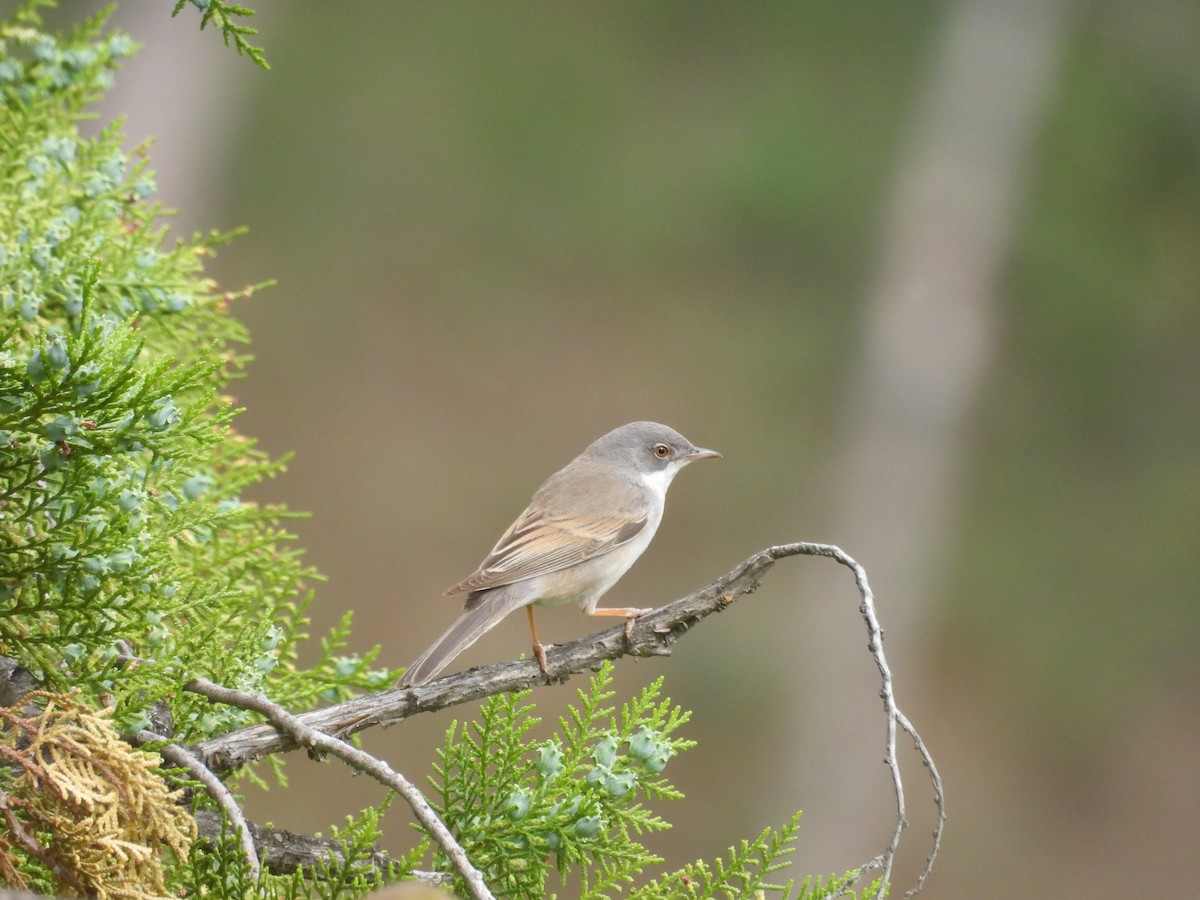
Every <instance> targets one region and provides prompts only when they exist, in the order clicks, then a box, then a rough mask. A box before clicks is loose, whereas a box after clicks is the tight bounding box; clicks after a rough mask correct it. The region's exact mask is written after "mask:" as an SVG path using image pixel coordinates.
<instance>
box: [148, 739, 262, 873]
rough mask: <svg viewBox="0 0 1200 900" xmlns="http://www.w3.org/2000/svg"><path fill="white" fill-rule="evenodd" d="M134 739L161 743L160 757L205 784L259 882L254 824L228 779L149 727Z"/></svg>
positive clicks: (189, 751) (158, 748) (190, 752)
mask: <svg viewBox="0 0 1200 900" xmlns="http://www.w3.org/2000/svg"><path fill="white" fill-rule="evenodd" d="M130 739H132V741H133V743H135V744H138V745H139V746H140V745H144V744H158V745H159V746H157V747H155V750H157V751H158V755H159V756H161V757H162V758H163V759H165V760H166V761H167V762H169V763H171V765H173V766H178V767H179V768H181V769H185V770H186V771H187V773H188V774H189V775H191V776H192V777H193V778H195V779H196V780H197V781H199V782H200V783H201V784H203V785H204V788H205V790H207V791H208V793H209V795H210V796H211V797H212V798H213V799H214V800H216V801H217V805H218V806H220V807H221V809H222V811H223V812H224V813H225V815H226V817H227V818H228V819H229V824H230V825H232V826H233V828H234V830H235V831H237V835H238V843H239V844H240V845H241V848H242V852H243V853H244V854H246V864H247V865H248V866H249V867H250V876H251V878H253V879H254V880H256V881H257V880H258V873H259V860H258V851H257V850H255V849H254V837H253V836H252V835H251V834H250V826H249V825H248V824H247V823H246V817H245V816H244V815H243V814H242V809H241V807H240V806H238V803H237V800H235V799H234V796H233V794H232V792H230V790H229V788H227V787H226V786H225V784H224V782H222V781H221V779H220V778H218V777H217V776H216V775H215V774H213V772H212V770H211V769H209V768H208V766H206V765H204V763H202V762H201V761H200V759H199V757H197V756H196V754H194V753H193V752H192V751H191V750H189V749H187V748H186V747H183V746H180V745H179V744H175V743H172V742H171V741H170V740H169V739H168V738H166V737H164V736H163V735H161V734H157V733H155V732H153V731H150V730H149V729H142V730H141V731H139V732H137V733H136V734H134V735H132V736H131V738H130Z"/></svg>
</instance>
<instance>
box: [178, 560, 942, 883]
mask: <svg viewBox="0 0 1200 900" xmlns="http://www.w3.org/2000/svg"><path fill="white" fill-rule="evenodd" d="M789 556H824V557H827V558H829V559H832V560H834V561H835V562H837V563H839V564H840V565H843V566H845V567H846V568H848V569H850V570H851V571H852V572H853V573H854V580H855V583H856V584H857V586H858V591H859V596H860V598H861V602H860V604H859V613H860V614H861V615H862V617H863V621H864V622H865V623H866V625H867V633H868V648H869V649H870V652H871V656H872V658H873V659H874V660H875V665H876V667H877V668H878V669H879V675H880V679H881V688H880V699H881V700H882V701H883V707H884V713H885V715H886V717H887V731H886V736H885V753H884V760H885V762H886V764H887V766H888V768H889V770H890V772H891V776H892V784H893V788H894V789H895V793H896V811H897V821H896V828H895V830H894V832H893V834H892V840H891V842H890V843H889V845H888V848H887V850H885V851H884V853H883V854H882V855H881V856H880V857H879V858H878V859H877V860H876V861H875V863H874V865H877V866H879V867H882V868H883V870H884V878H883V880H882V884H883V885H884V887H885V888H886V886H887V883H888V879H889V878H890V876H891V871H892V865H893V862H894V860H895V855H896V850H897V848H898V847H899V843H900V836H901V834H902V833H903V831H904V829H905V828H907V827H908V820H907V815H906V811H905V800H904V787H903V782H902V780H901V777H900V766H899V762H898V761H897V758H896V757H897V753H896V736H897V727H899V729H900V730H903V731H904V732H905V733H906V734H908V735H909V736H910V737H911V738H912V739H913V742H914V744H915V746H916V749H917V752H918V753H919V754H920V756H921V759H922V761H923V762H924V764H925V766H926V768H927V769H928V771H929V777H930V780H931V782H932V786H933V794H934V802H935V804H936V805H937V809H938V821H937V825H936V827H935V829H934V832H933V849H932V851H931V853H930V854H929V856H928V858H927V859H926V862H925V867H924V870H923V871H922V873H921V875H920V877H919V879H918V881H917V885H916V887H915V888H913V889H912V890H911V891H909V893H908V894H907V895H906V896H911V895H912V894H914V893H916V892H917V891H918V890H920V888H921V886H922V885H923V884H924V882H925V879H926V877H927V876H928V874H929V872H930V870H931V869H932V867H933V862H934V858H935V857H936V856H937V853H938V849H939V848H940V846H941V835H942V831H943V828H944V826H945V821H946V815H945V797H944V793H943V789H942V780H941V776H940V774H939V773H938V770H937V767H936V766H935V765H934V764H933V758H932V756H931V755H930V754H929V751H928V749H927V748H926V746H925V743H924V741H923V740H922V739H921V737H920V735H919V734H918V733H917V731H916V729H915V728H914V727H913V726H912V724H911V722H909V720H908V718H907V717H906V716H904V714H903V713H902V712H901V711H900V709H899V707H898V706H897V704H896V698H895V692H894V688H893V681H892V673H891V669H890V668H889V666H888V663H887V659H886V657H885V656H884V652H883V630H882V628H881V627H880V625H879V621H878V619H877V618H876V615H875V601H874V597H873V595H872V593H871V588H870V585H869V584H868V581H867V573H866V571H865V570H864V569H863V568H862V566H860V565H859V564H858V563H857V562H855V560H854V559H853V558H852V557H850V556H849V555H848V554H847V553H845V552H844V551H842V550H841V549H840V548H838V547H835V546H833V545H830V544H813V543H804V542H800V543H793V544H780V545H778V546H774V547H768V548H766V549H765V550H760V551H759V552H758V553H756V554H754V555H753V556H751V557H750V558H748V559H746V560H744V561H742V562H741V563H739V564H738V565H737V566H736V567H734V569H732V570H731V571H730V572H728V573H727V574H725V575H723V576H721V577H720V578H718V579H717V580H716V581H714V582H713V583H712V584H710V585H708V586H707V587H703V588H701V589H700V590H698V591H694V592H693V593H691V594H688V595H687V596H685V597H681V598H679V599H678V600H675V601H673V602H671V603H668V604H666V605H665V606H662V607H659V608H658V609H655V610H654V611H653V612H650V613H647V614H646V615H644V616H642V617H640V618H638V619H636V620H635V621H634V623H633V627H632V628H631V629H629V630H628V631H627V629H626V627H625V626H624V625H618V626H617V627H615V628H610V629H608V630H606V631H601V632H597V633H596V634H592V635H588V636H587V637H585V638H581V639H580V640H577V641H572V642H571V643H568V644H563V645H561V646H556V647H553V648H552V649H551V650H550V652H549V654H548V655H547V673H546V674H545V675H543V674H542V673H541V672H540V671H539V670H538V666H537V663H536V662H534V661H533V660H520V661H514V662H506V663H499V664H496V665H491V666H483V667H480V668H475V669H470V670H468V671H466V672H459V673H456V674H454V675H448V676H445V677H443V678H439V679H436V680H434V681H431V682H429V683H428V684H423V685H420V686H418V687H410V688H398V689H392V690H385V691H380V692H378V693H375V694H368V695H363V696H361V697H355V698H354V699H352V700H347V701H346V702H344V703H338V704H335V705H333V706H328V707H325V708H324V709H318V710H313V711H311V712H307V713H303V714H301V715H299V716H296V717H295V720H296V721H297V723H298V724H300V725H302V726H303V727H305V728H308V729H312V730H313V731H314V732H317V733H319V734H322V735H323V736H332V738H336V739H339V740H336V741H334V743H335V744H341V745H342V746H345V745H344V744H342V741H341V740H340V739H343V738H346V737H348V736H349V735H352V734H354V733H356V732H359V731H362V730H364V729H366V728H370V727H372V726H375V725H379V726H383V727H386V726H388V725H394V724H396V723H398V722H402V721H404V720H405V719H407V718H408V717H410V716H412V715H415V714H417V713H422V712H433V711H435V710H439V709H443V708H445V707H448V706H453V705H456V704H459V703H466V702H469V701H471V700H476V699H479V698H481V697H487V696H491V695H493V694H499V693H504V692H507V691H515V690H521V689H523V688H529V687H534V686H536V685H539V684H545V683H547V682H549V683H556V682H564V681H566V680H567V679H568V678H570V676H572V675H577V674H580V673H582V672H585V671H595V670H596V669H597V668H599V666H600V664H601V663H602V662H603V661H604V660H606V659H616V658H617V657H620V656H669V655H670V654H671V650H672V648H673V647H674V645H675V643H676V642H677V641H678V640H679V639H680V638H681V637H683V635H685V634H686V633H687V632H688V631H690V630H691V628H692V627H693V626H694V625H696V624H697V623H698V622H699V621H700V620H701V619H704V618H707V617H708V616H710V615H712V614H713V613H715V612H721V611H722V610H724V609H727V608H728V607H729V606H731V605H732V604H733V603H734V601H735V600H736V599H737V598H738V597H740V596H742V595H744V594H749V593H752V592H753V591H754V590H755V589H756V588H757V587H758V586H759V584H760V583H761V582H762V579H763V577H764V576H765V575H766V573H767V572H768V571H769V570H770V569H771V567H772V566H773V565H774V564H775V563H776V561H778V560H780V559H784V558H785V557H789ZM332 738H331V739H332ZM302 744H303V745H304V746H310V745H309V744H304V743H303V742H300V741H298V740H297V739H296V737H295V736H294V734H293V733H291V732H289V731H287V730H286V729H278V730H277V729H276V728H275V727H273V726H272V725H270V724H262V725H251V726H248V727H245V728H240V729H238V730H236V731H231V732H229V733H228V734H224V735H219V736H217V737H214V738H210V739H209V740H207V741H204V742H202V743H199V744H197V745H195V747H193V748H192V749H193V750H194V751H195V752H196V753H197V755H199V756H200V758H201V759H203V760H204V761H205V763H206V764H207V765H208V766H209V767H210V768H212V769H214V770H215V771H229V770H233V769H238V768H240V767H242V766H244V765H246V764H247V763H249V762H252V761H254V760H256V759H260V758H262V757H264V756H267V755H268V754H271V753H280V752H283V751H287V750H294V749H296V748H297V747H298V746H301V745H302ZM880 896H882V893H881V895H880Z"/></svg>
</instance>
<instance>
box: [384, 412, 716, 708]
mask: <svg viewBox="0 0 1200 900" xmlns="http://www.w3.org/2000/svg"><path fill="white" fill-rule="evenodd" d="M720 456H721V454H720V453H718V452H717V451H715V450H706V449H704V448H702V447H697V446H695V445H694V444H693V443H692V442H691V441H689V440H688V439H687V438H685V437H684V436H683V435H682V434H680V433H679V432H678V431H676V430H675V429H673V428H669V427H667V426H666V425H660V424H658V423H657V422H631V423H629V424H628V425H622V426H621V427H620V428H616V429H614V430H613V431H610V432H609V433H608V434H606V435H604V436H603V437H601V438H598V439H597V440H595V441H593V442H592V443H591V444H590V445H589V446H588V447H587V449H585V450H584V451H583V452H582V453H581V454H579V455H578V456H577V457H575V458H574V459H573V460H571V462H569V463H567V465H566V466H564V467H563V468H562V469H560V470H559V471H558V472H555V473H554V474H553V475H551V476H550V477H549V478H547V479H546V481H545V482H543V484H542V486H541V487H539V488H538V489H537V491H536V492H535V493H534V495H533V499H532V500H531V501H530V502H529V506H528V507H526V509H525V511H524V512H523V513H521V515H519V516H518V517H517V519H516V521H515V522H513V523H512V525H511V526H509V528H508V530H507V531H505V532H504V534H503V535H502V536H501V537H500V540H499V541H497V543H496V546H495V547H493V548H492V551H491V553H489V554H488V555H487V557H486V558H485V559H484V560H483V562H482V563H480V564H479V568H478V569H476V570H475V572H473V573H472V574H471V575H470V576H468V577H467V578H464V579H463V580H462V581H460V582H458V583H457V584H456V585H454V586H453V587H451V588H449V589H448V590H447V591H446V592H445V596H454V595H462V594H465V595H466V598H465V601H466V602H465V610H464V612H463V613H462V615H461V616H460V617H459V618H458V620H457V621H456V622H455V623H454V624H453V625H451V626H450V628H449V629H448V630H447V631H446V633H445V634H443V635H442V636H441V637H440V638H438V639H437V640H436V641H435V642H434V643H433V645H432V646H431V647H430V648H429V649H428V650H426V651H425V652H424V653H423V654H421V656H420V657H418V658H417V659H416V661H414V662H413V664H412V665H410V666H409V667H408V668H407V669H406V670H405V671H404V674H403V675H402V676H401V677H400V679H399V680H398V681H397V683H396V686H397V687H416V686H418V685H422V684H424V683H425V682H427V681H429V680H430V679H431V678H433V677H434V676H435V675H437V674H438V673H439V672H441V671H442V669H444V668H445V667H446V666H447V665H449V663H450V662H451V661H452V660H453V659H454V658H455V657H456V656H458V655H459V654H460V653H462V652H463V651H464V650H466V649H467V648H468V647H470V646H471V645H472V644H474V643H475V642H476V641H477V640H479V638H481V637H482V636H483V635H484V634H485V633H486V632H487V631H488V630H489V629H491V628H493V627H494V626H495V625H496V624H497V623H498V622H500V620H501V619H503V618H504V617H505V616H507V615H508V614H509V613H511V612H515V611H516V610H518V609H520V608H521V607H525V609H526V612H527V614H528V616H529V632H530V635H531V636H532V638H533V653H534V656H535V657H536V658H537V661H538V666H539V668H540V669H541V671H542V672H543V673H544V672H546V651H545V647H544V646H543V645H542V643H541V642H540V641H539V640H538V636H537V627H536V625H535V624H534V618H533V605H534V604H541V605H546V606H556V605H560V604H565V603H571V602H574V603H577V604H578V605H579V607H580V609H582V610H583V612H584V613H585V614H586V615H589V616H624V617H625V618H626V619H627V620H628V621H629V622H630V623H632V620H633V619H635V618H637V617H638V616H641V615H645V614H646V613H648V612H650V610H649V609H635V608H632V607H620V608H610V607H599V606H598V605H597V604H598V603H599V600H600V597H601V596H603V594H604V593H605V592H606V591H607V590H608V589H609V588H611V587H612V586H613V585H614V584H616V582H617V581H618V579H620V577H621V576H622V575H624V574H625V573H626V572H627V571H628V570H629V567H630V566H632V565H633V564H634V562H636V561H637V558H638V557H639V556H641V555H642V553H643V552H644V551H645V549H646V547H647V546H649V544H650V540H651V539H652V538H653V537H654V533H655V532H656V531H657V530H658V526H659V523H660V522H661V521H662V516H663V508H664V505H665V502H666V496H667V488H668V487H669V486H670V484H671V481H672V480H673V479H674V478H675V476H676V475H677V474H679V472H680V470H682V469H683V468H684V466H686V465H688V464H689V463H691V462H694V461H696V460H698V459H711V458H717V457H720Z"/></svg>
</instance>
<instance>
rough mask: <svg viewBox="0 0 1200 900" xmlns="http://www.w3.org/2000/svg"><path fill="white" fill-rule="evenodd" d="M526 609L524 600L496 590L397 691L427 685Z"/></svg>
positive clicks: (440, 642) (432, 650) (436, 643)
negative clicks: (499, 625) (509, 617)
mask: <svg viewBox="0 0 1200 900" xmlns="http://www.w3.org/2000/svg"><path fill="white" fill-rule="evenodd" d="M523 605H524V603H522V602H521V601H520V599H514V598H513V597H512V596H511V595H510V593H509V591H506V590H503V589H499V590H495V589H494V590H491V591H488V592H486V593H484V594H483V595H481V596H479V597H478V598H477V599H475V600H474V603H473V605H472V606H471V607H470V608H469V609H467V611H466V612H464V613H463V614H462V615H461V616H459V617H458V621H457V622H455V623H454V624H453V625H451V626H450V628H449V630H447V632H446V633H445V634H443V635H442V636H441V637H440V638H438V639H437V640H436V641H434V643H433V646H432V647H430V648H429V649H428V650H426V651H425V652H424V653H422V654H421V655H420V656H419V657H418V658H417V660H416V661H415V662H414V663H413V664H412V665H411V666H409V667H408V668H407V669H406V670H405V671H404V674H403V675H401V676H400V680H399V681H397V682H396V687H416V686H417V685H419V684H424V683H425V682H427V681H428V680H429V679H430V678H432V677H433V676H434V675H436V674H437V673H438V672H440V671H442V669H444V668H446V666H448V665H449V664H450V662H451V661H452V660H453V659H454V657H456V656H458V654H460V653H462V652H463V651H464V650H466V649H467V648H468V647H470V646H471V645H472V644H474V643H475V642H476V641H477V640H479V639H480V638H481V637H483V636H484V634H485V633H487V632H488V631H489V630H490V629H492V628H493V627H494V626H495V625H496V624H497V623H498V622H499V621H500V620H501V619H503V618H504V617H505V616H507V615H508V614H509V613H510V612H512V611H513V610H515V609H517V608H519V607H521V606H523Z"/></svg>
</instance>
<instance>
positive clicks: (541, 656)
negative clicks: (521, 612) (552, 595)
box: [525, 603, 550, 675]
mask: <svg viewBox="0 0 1200 900" xmlns="http://www.w3.org/2000/svg"><path fill="white" fill-rule="evenodd" d="M525 612H526V613H527V614H528V615H529V633H530V634H531V635H533V655H534V656H535V657H537V661H538V668H539V669H541V670H542V674H543V675H549V674H550V673H549V672H547V671H546V648H545V647H543V646H542V642H541V641H539V640H538V636H537V626H536V625H534V624H533V604H532V603H531V604H529V605H528V606H526V607H525Z"/></svg>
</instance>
